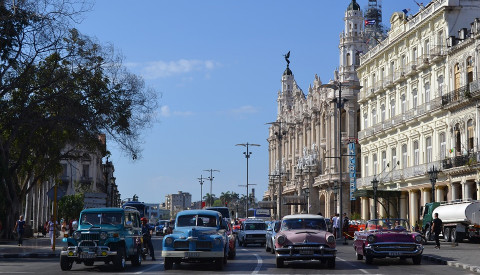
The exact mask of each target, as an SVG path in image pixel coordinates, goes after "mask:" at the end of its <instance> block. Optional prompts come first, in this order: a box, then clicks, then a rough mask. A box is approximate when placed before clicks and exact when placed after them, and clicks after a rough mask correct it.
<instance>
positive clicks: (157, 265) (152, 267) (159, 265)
mask: <svg viewBox="0 0 480 275" xmlns="http://www.w3.org/2000/svg"><path fill="white" fill-rule="evenodd" d="M162 264H163V263H162V262H159V263H158V264H154V265H153V266H151V267H149V268H147V269H144V270H142V271H138V272H135V273H131V274H143V273H144V272H147V271H150V270H152V269H154V268H157V267H161V265H162ZM124 274H125V273H124Z"/></svg>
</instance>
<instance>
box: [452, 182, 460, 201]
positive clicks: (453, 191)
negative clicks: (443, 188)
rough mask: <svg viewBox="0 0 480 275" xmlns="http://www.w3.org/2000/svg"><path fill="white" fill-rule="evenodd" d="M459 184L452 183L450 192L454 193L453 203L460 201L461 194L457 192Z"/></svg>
mask: <svg viewBox="0 0 480 275" xmlns="http://www.w3.org/2000/svg"><path fill="white" fill-rule="evenodd" d="M457 185H458V183H453V182H452V183H450V190H451V191H452V201H455V200H458V199H459V194H458V190H457Z"/></svg>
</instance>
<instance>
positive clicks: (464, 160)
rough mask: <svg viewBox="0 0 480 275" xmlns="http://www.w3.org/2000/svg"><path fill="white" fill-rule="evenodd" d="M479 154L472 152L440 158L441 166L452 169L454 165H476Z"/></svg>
mask: <svg viewBox="0 0 480 275" xmlns="http://www.w3.org/2000/svg"><path fill="white" fill-rule="evenodd" d="M479 156H480V154H479V153H478V152H475V153H474V152H472V153H468V154H467V155H462V156H455V157H451V158H446V159H444V160H442V168H443V169H452V168H456V167H463V166H472V165H477V163H478V157H479Z"/></svg>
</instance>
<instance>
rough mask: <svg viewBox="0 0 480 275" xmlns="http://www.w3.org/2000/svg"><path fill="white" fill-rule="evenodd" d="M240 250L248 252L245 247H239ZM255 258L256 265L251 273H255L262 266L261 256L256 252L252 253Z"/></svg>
mask: <svg viewBox="0 0 480 275" xmlns="http://www.w3.org/2000/svg"><path fill="white" fill-rule="evenodd" d="M241 250H242V251H246V252H249V250H248V249H245V248H242V249H241ZM253 255H254V256H255V257H256V258H257V266H256V267H255V269H254V270H253V272H252V274H257V273H258V272H259V271H260V269H261V268H262V264H263V259H262V257H260V256H259V255H258V254H253Z"/></svg>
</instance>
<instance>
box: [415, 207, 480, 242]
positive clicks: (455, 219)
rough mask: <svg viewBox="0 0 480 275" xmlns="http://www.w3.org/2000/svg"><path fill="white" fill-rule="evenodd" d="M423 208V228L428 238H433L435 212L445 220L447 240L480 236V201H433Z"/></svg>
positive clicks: (444, 230)
mask: <svg viewBox="0 0 480 275" xmlns="http://www.w3.org/2000/svg"><path fill="white" fill-rule="evenodd" d="M422 208H423V209H422V210H421V211H422V213H423V219H422V229H423V232H424V234H425V238H426V239H427V240H432V239H433V236H432V234H431V233H430V228H431V226H432V221H433V215H434V214H435V213H438V217H439V218H440V219H441V220H442V222H443V238H444V239H445V241H447V242H450V241H454V242H462V241H463V239H465V238H468V239H469V240H473V239H478V238H480V201H460V202H449V203H439V202H432V203H427V204H425V207H422Z"/></svg>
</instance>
